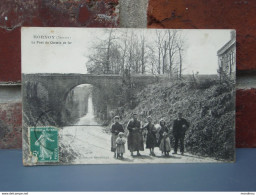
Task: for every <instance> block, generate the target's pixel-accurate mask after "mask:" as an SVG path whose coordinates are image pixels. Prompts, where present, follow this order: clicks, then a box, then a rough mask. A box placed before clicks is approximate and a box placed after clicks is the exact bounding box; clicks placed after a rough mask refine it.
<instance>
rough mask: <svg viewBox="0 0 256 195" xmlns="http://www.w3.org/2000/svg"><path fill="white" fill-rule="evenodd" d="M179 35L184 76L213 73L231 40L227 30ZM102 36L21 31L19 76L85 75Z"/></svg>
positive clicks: (87, 31) (95, 31)
mask: <svg viewBox="0 0 256 195" xmlns="http://www.w3.org/2000/svg"><path fill="white" fill-rule="evenodd" d="M117 31H118V30H117ZM134 31H135V33H137V34H140V33H144V34H145V35H146V36H147V37H149V39H150V38H151V37H150V36H154V35H155V30H154V29H134ZM117 33H118V32H117ZM182 34H183V35H184V37H185V40H186V50H185V53H184V73H188V74H191V73H192V71H194V72H199V73H200V74H216V70H217V68H218V61H217V50H219V49H220V48H221V47H222V46H223V45H224V44H225V43H226V42H228V41H229V40H230V30H182ZM42 36H43V37H42ZM46 36H47V37H46ZM51 36H54V39H53V38H52V37H51ZM105 36H106V29H100V28H32V27H27V28H22V73H86V72H87V70H86V62H87V60H88V58H87V56H88V54H89V53H90V51H91V49H90V48H91V47H92V46H93V45H94V44H95V43H97V41H98V40H99V39H102V38H104V37H105ZM60 37H62V38H60ZM63 37H64V38H63ZM32 41H34V43H32ZM38 41H39V42H38ZM41 41H43V42H45V41H49V43H50V44H41V43H40V42H41ZM51 41H52V43H53V42H58V41H62V42H63V41H65V42H67V44H65V45H63V44H62V45H58V44H51ZM68 42H71V44H68Z"/></svg>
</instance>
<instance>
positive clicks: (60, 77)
mask: <svg viewBox="0 0 256 195" xmlns="http://www.w3.org/2000/svg"><path fill="white" fill-rule="evenodd" d="M22 79H23V86H22V91H23V101H24V105H25V106H26V105H30V102H28V101H29V100H30V99H29V97H33V96H37V98H39V99H40V98H41V97H40V96H41V95H42V94H44V96H45V97H46V100H47V102H45V104H47V105H49V107H50V108H51V112H53V113H54V115H57V119H56V122H57V124H59V125H60V126H61V113H62V111H63V109H64V107H65V102H66V98H67V95H68V93H69V92H70V91H71V90H72V89H73V88H75V87H76V86H78V85H81V84H91V85H93V86H94V87H98V88H99V89H104V90H105V91H109V93H111V91H110V90H112V91H113V88H114V89H118V88H120V87H121V86H122V84H123V82H124V78H123V76H121V75H93V74H23V75H22ZM161 79H163V78H161V77H160V78H159V77H156V76H153V75H135V76H131V78H130V81H131V83H132V84H133V85H135V86H140V87H143V86H146V85H148V84H152V83H155V82H157V81H159V80H161ZM35 85H36V86H37V87H38V86H40V90H41V92H40V93H38V92H36V90H38V88H33V87H32V86H35ZM113 86H116V87H113ZM40 94H41V95H40ZM31 106H32V107H36V106H37V105H31ZM38 106H40V105H38ZM47 109H48V108H47ZM47 109H46V108H45V109H44V108H43V105H41V108H40V110H41V112H46V111H47ZM37 115H38V117H39V116H40V113H38V114H37ZM30 125H32V124H30Z"/></svg>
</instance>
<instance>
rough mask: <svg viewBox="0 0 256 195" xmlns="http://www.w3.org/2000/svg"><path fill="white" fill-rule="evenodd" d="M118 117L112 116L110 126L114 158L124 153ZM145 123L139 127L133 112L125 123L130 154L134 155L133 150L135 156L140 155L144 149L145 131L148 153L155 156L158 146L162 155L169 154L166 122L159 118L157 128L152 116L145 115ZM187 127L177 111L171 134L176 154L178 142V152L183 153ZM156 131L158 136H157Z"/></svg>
mask: <svg viewBox="0 0 256 195" xmlns="http://www.w3.org/2000/svg"><path fill="white" fill-rule="evenodd" d="M119 121H120V117H119V116H115V117H114V124H113V125H112V127H111V133H112V136H111V151H112V152H114V157H115V158H120V159H123V154H124V153H125V143H126V139H125V138H124V128H123V126H122V125H121V124H120V123H119ZM147 121H148V122H147V123H146V125H145V126H143V127H141V122H140V121H139V120H138V115H137V114H136V113H134V114H133V116H132V120H130V121H129V123H128V125H127V130H128V131H129V134H128V137H127V143H128V150H129V151H130V152H131V156H134V152H137V156H141V154H140V151H144V141H143V137H144V133H143V132H146V148H147V149H149V155H150V156H155V153H154V148H155V147H159V149H160V150H161V152H162V155H163V156H169V155H170V154H169V153H170V151H171V141H170V136H171V132H170V130H169V128H168V127H167V125H166V122H165V121H164V120H163V119H161V120H160V123H159V125H160V129H159V130H157V129H156V127H155V125H154V123H153V122H152V118H151V117H150V116H148V117H147ZM188 128H189V123H188V121H187V120H186V119H184V118H182V113H178V117H177V119H175V120H174V122H173V128H172V134H173V137H174V152H173V154H177V150H178V145H179V143H180V153H181V155H183V154H184V138H185V132H186V130H187V129H188ZM157 133H158V136H157Z"/></svg>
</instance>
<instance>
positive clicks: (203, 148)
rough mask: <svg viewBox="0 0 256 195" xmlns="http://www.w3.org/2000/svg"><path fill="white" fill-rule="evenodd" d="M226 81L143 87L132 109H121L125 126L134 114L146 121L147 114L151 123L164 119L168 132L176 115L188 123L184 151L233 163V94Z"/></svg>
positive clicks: (177, 82)
mask: <svg viewBox="0 0 256 195" xmlns="http://www.w3.org/2000/svg"><path fill="white" fill-rule="evenodd" d="M232 89H234V86H233V85H232V84H230V83H229V82H225V83H222V84H221V85H220V84H219V81H218V80H217V79H216V80H214V79H204V80H201V81H188V80H181V81H177V80H176V81H168V82H165V83H157V84H153V85H150V86H148V87H146V88H144V89H143V90H142V91H140V92H138V93H137V94H135V99H136V100H137V103H136V105H137V106H136V107H135V108H134V109H132V110H131V109H128V106H127V107H126V109H125V112H124V115H123V116H122V118H123V121H125V123H127V121H128V120H129V119H130V117H131V114H132V113H133V112H136V113H138V114H139V115H140V120H142V121H145V122H146V116H147V115H151V116H152V118H153V120H154V121H155V123H159V120H160V119H162V118H163V119H165V121H166V122H167V124H168V126H169V127H170V130H171V131H172V125H173V120H174V119H175V118H176V116H177V113H178V112H182V113H183V117H184V118H186V119H187V120H188V121H189V122H190V128H189V129H188V131H187V133H186V138H185V147H186V151H188V152H190V153H192V154H198V155H202V156H210V157H214V158H215V159H222V160H229V161H230V160H231V161H232V160H234V148H235V140H234V134H235V130H234V123H235V122H234V121H235V92H234V90H232Z"/></svg>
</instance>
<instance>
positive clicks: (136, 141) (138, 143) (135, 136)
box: [128, 132, 144, 152]
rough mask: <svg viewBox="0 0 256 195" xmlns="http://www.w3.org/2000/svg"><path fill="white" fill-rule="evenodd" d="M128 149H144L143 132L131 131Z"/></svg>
mask: <svg viewBox="0 0 256 195" xmlns="http://www.w3.org/2000/svg"><path fill="white" fill-rule="evenodd" d="M128 150H130V151H131V152H132V151H138V150H140V151H143V150H144V146H143V136H142V133H141V132H129V135H128Z"/></svg>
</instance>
